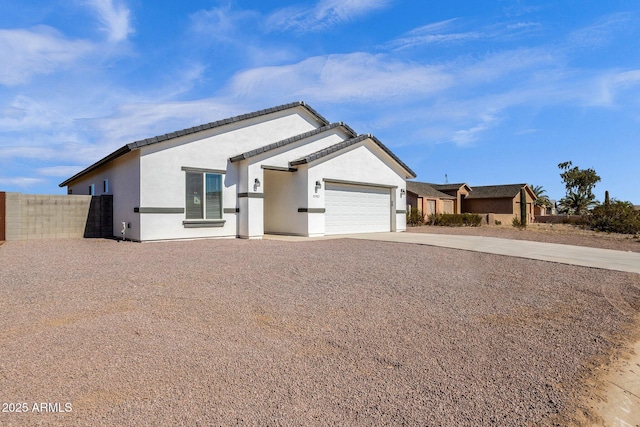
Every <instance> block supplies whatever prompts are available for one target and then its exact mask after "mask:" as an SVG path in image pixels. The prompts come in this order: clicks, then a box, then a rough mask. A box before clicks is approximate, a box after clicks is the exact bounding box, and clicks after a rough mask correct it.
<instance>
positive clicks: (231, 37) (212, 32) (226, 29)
mask: <svg viewBox="0 0 640 427" xmlns="http://www.w3.org/2000/svg"><path fill="white" fill-rule="evenodd" d="M190 18H191V21H192V23H193V26H192V29H193V31H195V32H197V33H202V34H206V35H207V37H213V38H214V39H216V40H219V41H224V42H232V43H234V44H235V43H236V42H239V43H242V42H244V40H237V39H236V35H237V34H238V33H239V32H242V31H243V30H245V29H246V28H247V27H246V26H245V24H247V23H248V22H251V23H250V24H249V25H248V28H255V26H256V22H257V21H258V20H259V19H260V16H259V14H258V13H257V12H253V11H246V10H233V9H232V8H231V5H225V6H222V7H213V8H211V9H209V10H201V11H198V12H197V13H194V14H192V15H191V16H190Z"/></svg>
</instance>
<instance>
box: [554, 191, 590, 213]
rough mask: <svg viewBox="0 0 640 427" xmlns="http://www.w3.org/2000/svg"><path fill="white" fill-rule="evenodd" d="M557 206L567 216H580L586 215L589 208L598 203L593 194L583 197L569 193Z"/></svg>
mask: <svg viewBox="0 0 640 427" xmlns="http://www.w3.org/2000/svg"><path fill="white" fill-rule="evenodd" d="M558 204H559V205H560V211H561V212H564V213H567V214H569V215H582V214H586V213H588V212H589V208H591V207H593V206H595V205H597V204H598V202H597V201H596V198H595V196H594V195H593V194H591V195H584V194H577V193H573V192H571V193H569V194H568V195H567V197H565V198H564V199H561V200H560V202H559V203H558Z"/></svg>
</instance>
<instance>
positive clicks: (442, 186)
mask: <svg viewBox="0 0 640 427" xmlns="http://www.w3.org/2000/svg"><path fill="white" fill-rule="evenodd" d="M429 185H430V186H432V187H433V188H435V189H436V190H440V191H458V190H459V189H460V188H461V187H465V188H466V190H467V191H471V188H470V187H469V186H468V185H467V184H466V183H464V182H461V183H459V184H431V183H429Z"/></svg>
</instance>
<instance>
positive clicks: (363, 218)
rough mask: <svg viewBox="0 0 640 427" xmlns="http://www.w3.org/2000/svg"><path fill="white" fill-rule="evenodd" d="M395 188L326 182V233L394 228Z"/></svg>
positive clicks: (363, 231) (365, 231)
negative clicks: (393, 201)
mask: <svg viewBox="0 0 640 427" xmlns="http://www.w3.org/2000/svg"><path fill="white" fill-rule="evenodd" d="M391 191H392V188H391V187H382V186H370V185H359V184H347V183H338V182H331V181H326V182H325V192H324V194H325V234H327V235H329V234H349V233H372V232H383V231H390V230H391V218H392V216H391V215H392V208H393V206H392V205H391Z"/></svg>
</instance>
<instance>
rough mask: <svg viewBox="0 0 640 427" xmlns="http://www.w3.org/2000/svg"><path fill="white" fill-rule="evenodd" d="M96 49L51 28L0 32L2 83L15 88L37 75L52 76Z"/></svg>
mask: <svg viewBox="0 0 640 427" xmlns="http://www.w3.org/2000/svg"><path fill="white" fill-rule="evenodd" d="M92 49H93V46H92V45H91V44H90V43H88V42H86V41H79V40H68V39H66V38H65V37H63V36H62V35H61V34H60V33H59V32H58V31H56V30H55V29H53V28H51V27H47V26H43V25H41V26H37V27H33V28H31V29H17V30H4V29H0V57H2V58H4V59H3V60H2V62H1V63H0V84H3V85H6V86H15V85H19V84H24V83H27V82H29V80H31V78H33V77H34V76H35V75H40V74H50V73H53V72H56V71H58V70H60V69H66V68H69V67H71V66H72V65H73V64H74V62H76V61H77V60H78V59H79V58H80V57H82V56H83V55H85V54H87V53H89V52H90V51H91V50H92Z"/></svg>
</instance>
